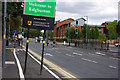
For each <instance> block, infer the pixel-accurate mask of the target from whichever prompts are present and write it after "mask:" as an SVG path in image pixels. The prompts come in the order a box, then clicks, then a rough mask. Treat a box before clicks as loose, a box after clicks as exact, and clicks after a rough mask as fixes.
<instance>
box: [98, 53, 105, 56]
mask: <svg viewBox="0 0 120 80" xmlns="http://www.w3.org/2000/svg"><path fill="white" fill-rule="evenodd" d="M96 54H97V55H102V56H105V54H102V53H100V52H96Z"/></svg>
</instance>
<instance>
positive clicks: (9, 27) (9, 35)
mask: <svg viewBox="0 0 120 80" xmlns="http://www.w3.org/2000/svg"><path fill="white" fill-rule="evenodd" d="M9 43H10V14H9V30H8V47H10V46H9Z"/></svg>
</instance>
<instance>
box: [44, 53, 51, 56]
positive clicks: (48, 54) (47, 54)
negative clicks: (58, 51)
mask: <svg viewBox="0 0 120 80" xmlns="http://www.w3.org/2000/svg"><path fill="white" fill-rule="evenodd" d="M45 55H46V56H53V55H51V54H50V53H45Z"/></svg>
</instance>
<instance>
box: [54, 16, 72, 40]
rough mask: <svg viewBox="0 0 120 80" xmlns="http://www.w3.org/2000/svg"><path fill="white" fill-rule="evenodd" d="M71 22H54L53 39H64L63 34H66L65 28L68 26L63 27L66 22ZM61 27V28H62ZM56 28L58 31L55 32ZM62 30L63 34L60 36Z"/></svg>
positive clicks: (68, 20)
mask: <svg viewBox="0 0 120 80" xmlns="http://www.w3.org/2000/svg"><path fill="white" fill-rule="evenodd" d="M71 21H73V19H71V18H69V19H67V20H64V21H61V22H60V21H57V22H56V25H55V26H54V37H58V38H59V37H65V32H66V27H67V26H68V25H64V24H66V23H68V22H71ZM62 25H63V26H62ZM59 26H62V27H59ZM57 27H59V29H58V30H57ZM62 30H63V34H62Z"/></svg>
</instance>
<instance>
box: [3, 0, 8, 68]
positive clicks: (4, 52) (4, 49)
mask: <svg viewBox="0 0 120 80" xmlns="http://www.w3.org/2000/svg"><path fill="white" fill-rule="evenodd" d="M6 8H7V0H5V2H4V35H3V58H2V60H3V61H2V67H3V68H5V56H6V55H5V54H6Z"/></svg>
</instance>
